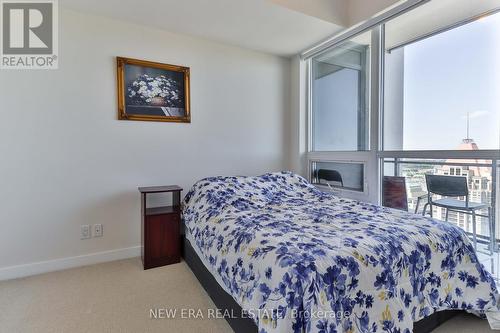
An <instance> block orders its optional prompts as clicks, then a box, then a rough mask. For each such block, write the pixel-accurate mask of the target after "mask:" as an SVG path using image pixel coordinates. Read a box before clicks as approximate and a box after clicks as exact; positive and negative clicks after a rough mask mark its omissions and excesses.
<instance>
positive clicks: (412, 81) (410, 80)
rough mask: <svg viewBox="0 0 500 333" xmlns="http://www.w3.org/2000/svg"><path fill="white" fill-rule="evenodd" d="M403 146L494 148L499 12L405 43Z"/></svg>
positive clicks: (499, 131)
mask: <svg viewBox="0 0 500 333" xmlns="http://www.w3.org/2000/svg"><path fill="white" fill-rule="evenodd" d="M404 75H405V78H404V84H405V89H404V90H405V92H404V93H405V96H404V99H405V100H404V138H403V146H404V149H405V150H420V149H428V150H435V149H455V148H457V146H458V145H459V144H460V143H461V141H462V139H464V138H465V137H466V115H467V113H469V115H470V138H472V139H474V141H475V142H476V143H477V145H478V146H479V149H500V14H494V15H491V16H488V17H485V18H482V19H480V20H478V21H475V22H473V23H470V24H467V25H464V26H462V27H459V28H456V29H453V30H450V31H448V32H445V33H442V34H439V35H436V36H433V37H431V38H427V39H425V40H423V41H420V42H417V43H414V44H410V45H408V46H406V47H405V73H404Z"/></svg>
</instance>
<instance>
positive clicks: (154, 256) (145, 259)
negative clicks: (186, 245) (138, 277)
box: [139, 185, 182, 269]
mask: <svg viewBox="0 0 500 333" xmlns="http://www.w3.org/2000/svg"><path fill="white" fill-rule="evenodd" d="M181 191H182V188H180V187H179V186H177V185H170V186H151V187H139V192H141V215H142V223H141V247H142V249H141V256H142V264H143V265H144V269H149V268H153V267H159V266H164V265H170V264H174V263H178V262H180V258H181V255H180V254H181V246H180V224H181ZM150 193H172V205H171V206H162V207H154V208H147V205H146V204H147V195H148V194H150Z"/></svg>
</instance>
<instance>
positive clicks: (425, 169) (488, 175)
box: [382, 157, 500, 241]
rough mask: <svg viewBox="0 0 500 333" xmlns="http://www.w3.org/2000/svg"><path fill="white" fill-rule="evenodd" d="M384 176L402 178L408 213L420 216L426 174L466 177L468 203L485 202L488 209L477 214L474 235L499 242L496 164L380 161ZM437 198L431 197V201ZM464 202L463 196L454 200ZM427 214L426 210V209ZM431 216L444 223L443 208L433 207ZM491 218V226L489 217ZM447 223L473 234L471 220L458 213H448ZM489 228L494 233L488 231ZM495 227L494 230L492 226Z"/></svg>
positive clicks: (384, 159) (455, 161)
mask: <svg viewBox="0 0 500 333" xmlns="http://www.w3.org/2000/svg"><path fill="white" fill-rule="evenodd" d="M382 162H383V174H384V176H399V177H404V178H405V182H406V192H407V199H408V210H409V211H412V212H417V213H420V214H421V213H422V210H423V208H424V206H425V204H426V203H427V186H426V180H425V175H426V174H431V175H446V176H455V177H465V178H466V181H467V186H468V190H469V201H470V202H476V203H484V204H486V205H487V206H488V207H489V208H490V209H488V208H485V209H481V210H480V211H477V213H478V214H477V219H476V232H477V235H478V240H479V241H488V240H489V239H490V237H491V235H492V232H493V235H494V238H495V239H497V240H498V239H500V232H499V228H498V223H496V217H497V216H499V210H498V207H499V205H498V195H497V192H498V181H497V179H498V161H497V160H471V159H451V158H448V159H446V158H443V159H416V158H396V157H392V158H382ZM439 198H440V196H437V195H433V199H439ZM457 199H459V200H464V201H465V197H460V198H457ZM427 213H429V209H427ZM432 215H433V217H434V218H436V219H440V220H446V217H447V216H446V215H447V212H446V209H445V208H442V207H437V206H433V208H432ZM489 215H491V219H492V220H491V222H492V223H491V224H490V220H489V218H490V216H489ZM447 220H448V222H449V223H453V224H455V225H457V226H458V227H460V228H462V229H463V230H465V231H466V232H468V233H472V230H473V228H472V217H471V215H470V214H466V213H464V212H460V211H453V210H449V212H448V218H447ZM490 226H493V227H492V228H493V229H495V230H490ZM495 226H497V227H495Z"/></svg>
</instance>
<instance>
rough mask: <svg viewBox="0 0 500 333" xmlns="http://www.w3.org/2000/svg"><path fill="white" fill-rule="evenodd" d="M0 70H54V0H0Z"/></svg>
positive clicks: (55, 8)
mask: <svg viewBox="0 0 500 333" xmlns="http://www.w3.org/2000/svg"><path fill="white" fill-rule="evenodd" d="M0 8H1V9H0V11H1V14H0V17H1V18H2V25H1V28H2V33H1V38H2V40H1V43H0V44H1V62H0V68H2V69H57V63H58V61H57V51H58V48H57V46H58V45H57V37H58V36H57V28H58V27H57V0H41V1H29V0H28V1H23V0H0Z"/></svg>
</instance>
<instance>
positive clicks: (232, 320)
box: [182, 236, 460, 333]
mask: <svg viewBox="0 0 500 333" xmlns="http://www.w3.org/2000/svg"><path fill="white" fill-rule="evenodd" d="M182 244H183V257H184V261H185V262H186V263H187V264H188V266H189V267H190V268H191V270H192V271H193V273H194V275H195V276H196V278H197V279H198V281H200V284H201V285H202V286H203V288H204V289H205V291H206V292H207V293H208V295H209V296H210V298H211V299H212V301H213V302H214V303H215V305H216V306H217V308H218V309H220V310H221V311H223V313H228V314H233V315H234V316H224V317H225V319H226V321H227V322H228V323H229V325H230V326H231V328H232V329H233V330H234V331H235V332H238V333H256V332H257V331H258V329H257V325H256V324H255V322H254V321H253V320H252V319H250V318H248V317H241V316H240V314H241V313H242V309H241V306H239V305H238V303H236V301H235V300H234V299H233V297H232V296H231V295H229V294H228V293H227V292H226V291H225V290H224V289H223V288H222V287H221V286H220V285H219V283H218V282H217V280H216V279H215V277H214V276H213V275H212V274H211V273H210V271H209V270H208V269H207V268H206V267H205V265H204V264H203V262H202V261H201V259H200V258H199V257H198V255H197V254H196V252H195V250H194V249H193V247H192V246H191V244H190V242H189V241H188V240H187V239H185V237H184V236H182ZM459 312H460V311H454V310H446V311H440V312H435V313H434V314H432V315H430V316H429V317H426V318H424V319H422V320H420V321H418V322H416V323H414V325H413V332H415V333H429V332H431V331H432V330H433V329H435V328H436V327H438V326H439V325H441V324H443V323H444V322H446V321H447V320H449V319H451V318H453V317H454V316H456V315H457V314H458V313H459Z"/></svg>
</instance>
